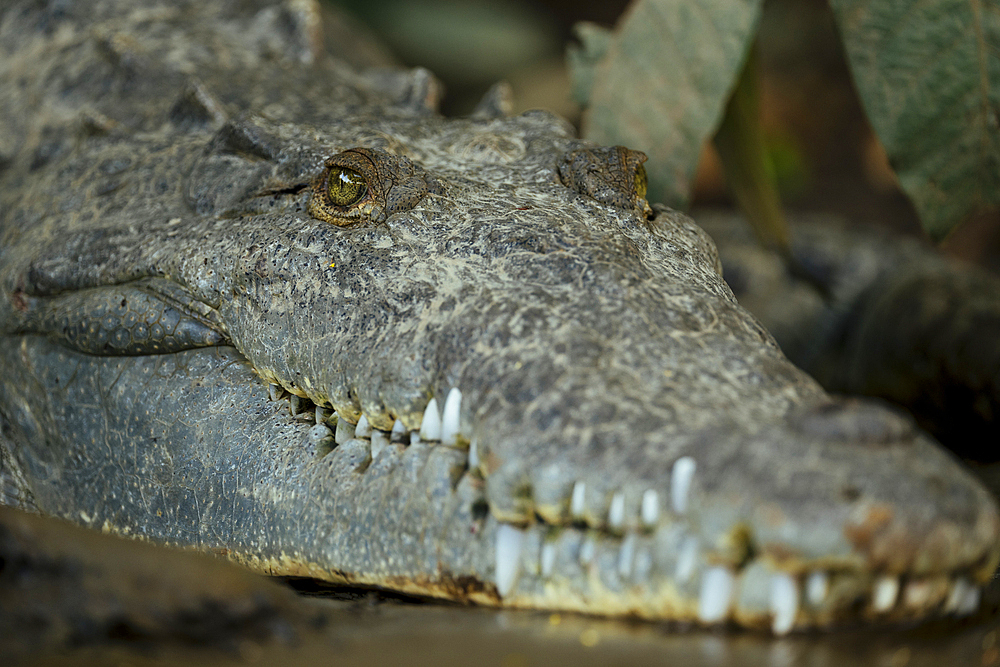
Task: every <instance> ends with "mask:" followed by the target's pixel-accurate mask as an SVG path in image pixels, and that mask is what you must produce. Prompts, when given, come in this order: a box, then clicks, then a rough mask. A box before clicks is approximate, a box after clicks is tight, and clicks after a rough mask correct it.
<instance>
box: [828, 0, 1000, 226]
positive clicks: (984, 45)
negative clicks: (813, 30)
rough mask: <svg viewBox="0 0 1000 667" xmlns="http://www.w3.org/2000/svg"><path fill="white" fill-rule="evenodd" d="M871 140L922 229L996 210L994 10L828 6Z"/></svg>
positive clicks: (997, 8) (997, 52)
mask: <svg viewBox="0 0 1000 667" xmlns="http://www.w3.org/2000/svg"><path fill="white" fill-rule="evenodd" d="M830 4H831V6H832V7H833V10H834V14H835V15H836V17H837V23H838V25H839V26H840V32H841V35H842V38H843V41H844V45H845V47H846V50H847V56H848V60H849V62H850V66H851V70H852V72H853V74H854V82H855V85H856V86H857V88H858V92H859V94H860V95H861V99H862V101H863V103H864V105H865V109H866V111H867V113H868V118H869V120H870V121H871V124H872V127H874V129H875V132H876V134H877V135H878V137H879V139H880V140H881V141H882V144H883V145H884V146H885V150H886V152H887V153H888V155H889V161H890V162H891V163H892V166H893V168H894V169H895V170H896V175H897V176H898V177H899V182H900V184H901V185H902V187H903V190H905V191H906V193H907V194H908V195H909V197H910V199H911V200H912V201H913V204H914V205H915V206H916V208H917V212H918V213H919V214H920V218H921V221H922V222H923V225H924V229H926V230H927V232H928V233H929V234H930V235H931V236H932V237H934V238H936V239H940V238H943V237H944V236H945V235H946V234H947V233H948V232H949V231H951V230H952V229H953V228H954V227H955V225H957V224H958V223H960V222H961V221H962V220H963V219H965V218H967V217H969V216H970V215H974V214H976V213H978V212H981V211H984V210H988V209H991V208H994V207H997V206H998V205H1000V125H998V120H997V118H998V116H1000V2H998V1H997V0H831V2H830Z"/></svg>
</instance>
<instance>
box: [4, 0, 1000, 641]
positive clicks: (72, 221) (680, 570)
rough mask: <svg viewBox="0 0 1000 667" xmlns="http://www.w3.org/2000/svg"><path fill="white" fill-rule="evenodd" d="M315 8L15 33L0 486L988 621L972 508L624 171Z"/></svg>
mask: <svg viewBox="0 0 1000 667" xmlns="http://www.w3.org/2000/svg"><path fill="white" fill-rule="evenodd" d="M321 18H322V17H321V12H320V10H319V9H318V7H317V6H315V5H313V4H310V3H308V2H302V1H296V2H288V3H285V4H282V3H266V2H260V3H253V2H248V3H241V4H240V10H239V11H236V10H233V9H230V8H227V7H225V6H223V3H218V2H204V1H199V2H156V1H155V0H145V1H143V2H133V1H131V0H130V1H129V2H124V1H121V2H116V1H111V0H107V1H102V2H94V3H89V4H88V5H87V6H86V7H80V6H79V5H74V4H70V5H65V6H64V5H60V6H59V7H58V8H55V7H54V6H52V7H50V6H48V5H44V4H38V3H23V4H14V5H11V4H7V5H4V7H3V8H2V9H0V48H2V49H3V52H4V57H3V58H2V59H0V116H2V117H3V118H4V119H5V120H4V123H3V124H2V125H0V165H2V166H0V335H2V336H3V344H2V345H0V369H2V373H0V419H2V428H0V434H2V435H0V438H2V440H0V452H2V457H0V461H2V469H0V471H2V474H0V480H2V483H3V485H4V489H3V490H4V493H3V495H2V497H5V498H8V499H14V501H15V502H17V503H19V504H20V505H23V506H26V507H32V508H35V509H37V510H40V511H42V512H45V513H47V514H52V515H56V516H61V517H65V518H68V519H70V520H73V521H77V522H79V523H82V524H85V525H88V526H93V527H94V528H99V529H103V530H107V531H112V532H117V533H120V534H124V535H135V536H140V537H142V538H144V539H148V540H153V541H156V542H160V543H165V544H175V545H186V546H195V547H199V548H202V549H206V550H212V551H216V552H224V553H227V554H229V555H230V557H232V558H234V559H236V560H238V561H240V562H243V563H245V564H247V565H249V566H251V567H253V568H256V569H258V570H261V571H264V572H270V573H278V574H286V575H311V576H316V577H321V578H325V579H330V580H334V581H346V582H350V583H358V584H372V585H378V586H382V587H385V588H391V589H396V590H400V591H407V592H414V593H420V594H427V595H432V596H439V597H445V598H454V599H460V600H471V601H476V602H480V603H483V604H492V605H505V606H509V607H526V608H527V607H530V608H544V609H561V610H579V611H584V612H587V613H593V614H607V615H634V616H639V617H643V618H650V619H673V620H678V621H695V622H700V623H704V624H716V623H724V622H730V621H731V622H736V623H740V624H743V625H745V626H748V627H759V628H764V629H770V630H772V631H774V632H778V633H785V632H789V631H791V630H793V629H795V628H801V627H810V626H817V625H821V626H826V625H831V624H836V623H838V622H842V621H854V620H856V619H858V618H861V619H865V620H869V621H880V620H893V619H916V618H924V617H929V616H935V615H942V614H967V613H970V612H971V611H973V610H975V608H976V607H977V605H978V599H979V597H978V596H979V586H981V585H982V584H983V583H984V582H985V581H987V580H988V578H989V577H990V575H991V574H992V571H993V569H994V566H995V564H996V561H997V537H998V534H1000V520H998V514H997V509H996V507H995V505H994V502H993V500H992V499H991V498H990V496H989V495H988V494H987V492H986V491H985V490H984V489H983V488H981V487H980V486H979V484H978V483H977V482H975V481H974V480H973V479H972V478H971V477H970V476H969V475H968V474H967V473H966V472H965V471H964V470H963V469H962V468H960V467H959V466H958V465H957V464H956V463H955V462H954V461H953V460H952V459H951V458H950V457H949V456H948V455H947V454H945V453H944V452H942V451H941V450H940V449H939V448H938V446H937V445H936V444H935V443H934V442H932V441H930V440H929V438H927V437H926V436H925V435H922V434H921V433H920V432H918V431H917V430H916V429H914V428H913V427H912V425H911V424H910V423H909V422H908V421H907V420H906V419H905V418H903V417H901V416H899V415H897V414H895V413H893V412H890V411H888V410H886V409H883V408H881V407H877V406H873V405H870V404H867V403H862V402H853V401H844V400H834V399H832V398H830V397H829V396H827V395H826V394H825V393H824V392H823V391H822V390H821V389H820V388H819V386H818V385H817V384H816V383H815V382H814V381H812V380H811V379H810V378H809V377H808V376H806V375H805V374H804V373H802V372H801V371H799V370H798V369H796V368H795V367H794V366H792V365H791V364H790V363H789V362H788V361H787V360H786V359H785V358H784V357H783V356H782V354H781V353H780V351H779V350H778V348H777V346H776V345H775V343H774V341H773V339H772V338H771V336H770V335H769V334H768V333H767V332H766V331H765V330H763V329H762V328H761V327H760V326H759V324H758V323H757V321H756V320H755V319H754V318H753V317H751V316H749V315H748V314H747V313H746V312H745V311H744V310H742V309H741V308H740V307H739V306H738V305H737V304H736V301H735V299H734V298H733V295H732V293H731V292H730V290H729V288H728V287H727V286H726V284H725V283H724V282H723V281H722V279H721V277H720V269H719V262H718V257H717V255H716V252H715V248H714V246H713V244H712V242H711V241H710V240H709V238H708V237H707V236H706V235H705V233H704V232H703V231H702V230H701V229H699V228H698V227H697V226H696V225H695V224H694V223H692V222H691V221H690V220H689V219H687V218H686V217H684V216H682V215H680V214H677V213H675V212H673V211H670V210H668V209H666V208H664V207H662V206H658V205H654V206H650V205H649V203H648V202H647V201H646V199H645V192H644V190H645V172H644V171H643V169H642V162H643V159H644V157H645V156H643V155H642V154H641V153H638V152H637V151H632V150H629V149H626V148H622V147H614V148H600V147H596V146H592V145H589V144H587V143H585V142H582V141H580V140H578V139H576V138H575V137H574V136H573V134H572V131H571V129H570V128H569V127H568V125H567V124H566V123H565V122H564V121H562V120H560V119H558V118H556V117H554V116H552V115H550V114H547V113H543V112H529V113H525V114H522V115H519V116H513V117H507V116H504V115H503V109H504V108H505V106H506V104H505V103H504V97H503V92H502V90H501V89H499V88H498V89H496V90H494V91H493V92H492V93H491V94H490V97H489V98H488V100H487V101H486V102H484V104H483V105H482V106H481V108H480V110H479V111H477V113H476V114H475V115H474V116H473V117H470V118H466V119H445V118H442V117H440V116H439V115H437V114H436V112H435V110H434V109H433V103H434V100H435V99H436V95H437V92H436V91H437V90H438V88H437V86H436V84H435V83H434V80H433V78H432V77H431V76H430V75H429V74H428V73H427V72H426V71H425V70H420V69H418V70H414V71H411V72H406V71H398V70H386V69H384V68H371V69H364V68H362V69H357V70H356V69H352V68H351V67H349V66H347V65H346V64H344V62H343V61H341V60H337V59H336V58H335V57H334V56H332V55H329V54H327V53H326V52H325V51H324V50H323V45H322V36H323V34H324V33H323V27H322V21H321ZM327 46H328V47H338V46H342V45H341V44H334V43H330V44H327ZM364 52H365V49H363V48H361V47H355V48H352V49H350V50H349V51H345V54H346V55H348V56H350V57H352V58H354V60H355V61H356V60H357V59H358V58H359V57H360V56H359V54H362V53H364ZM140 325H141V326H140ZM157 325H159V326H160V327H161V328H162V329H163V331H162V332H161V331H160V330H159V329H157V330H156V331H157V333H156V334H155V335H150V333H151V332H152V330H153V328H154V327H155V326H157ZM143 327H145V328H143ZM168 330H169V331H168ZM119 332H128V336H127V337H126V336H125V334H124V333H119ZM126 338H127V341H126ZM119 339H121V341H122V344H121V345H119V344H118V343H117V342H116V341H118V340H119Z"/></svg>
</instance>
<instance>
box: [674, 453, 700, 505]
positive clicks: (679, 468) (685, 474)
mask: <svg viewBox="0 0 1000 667" xmlns="http://www.w3.org/2000/svg"><path fill="white" fill-rule="evenodd" d="M696 467H697V465H696V464H695V461H694V459H693V458H691V457H690V456H682V457H681V458H679V459H677V461H675V462H674V467H673V469H672V470H671V471H670V502H671V504H672V505H673V508H674V512H676V513H677V514H684V513H685V512H686V511H687V507H688V493H690V491H691V481H692V480H693V479H694V471H695V468H696Z"/></svg>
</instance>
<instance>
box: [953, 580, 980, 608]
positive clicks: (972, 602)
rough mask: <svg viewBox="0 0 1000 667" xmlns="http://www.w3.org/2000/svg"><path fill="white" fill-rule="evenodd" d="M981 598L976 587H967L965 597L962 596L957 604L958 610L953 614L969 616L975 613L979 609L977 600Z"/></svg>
mask: <svg viewBox="0 0 1000 667" xmlns="http://www.w3.org/2000/svg"><path fill="white" fill-rule="evenodd" d="M981 597H982V591H980V590H979V588H978V587H977V586H974V585H972V586H969V587H968V588H967V589H966V591H965V595H964V596H962V600H961V601H960V602H959V603H958V609H956V610H955V613H956V614H958V615H959V616H971V615H972V614H974V613H976V611H977V610H978V609H979V600H980V598H981Z"/></svg>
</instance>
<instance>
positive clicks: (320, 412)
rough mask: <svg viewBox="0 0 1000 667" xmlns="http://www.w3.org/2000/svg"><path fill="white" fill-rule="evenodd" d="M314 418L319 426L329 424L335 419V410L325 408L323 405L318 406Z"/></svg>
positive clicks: (314, 411)
mask: <svg viewBox="0 0 1000 667" xmlns="http://www.w3.org/2000/svg"><path fill="white" fill-rule="evenodd" d="M313 418H314V419H315V420H316V423H317V424H329V423H330V421H331V420H332V419H333V418H334V417H333V410H331V409H330V408H324V407H323V406H322V405H317V406H316V409H315V410H313ZM334 423H336V422H334Z"/></svg>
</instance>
